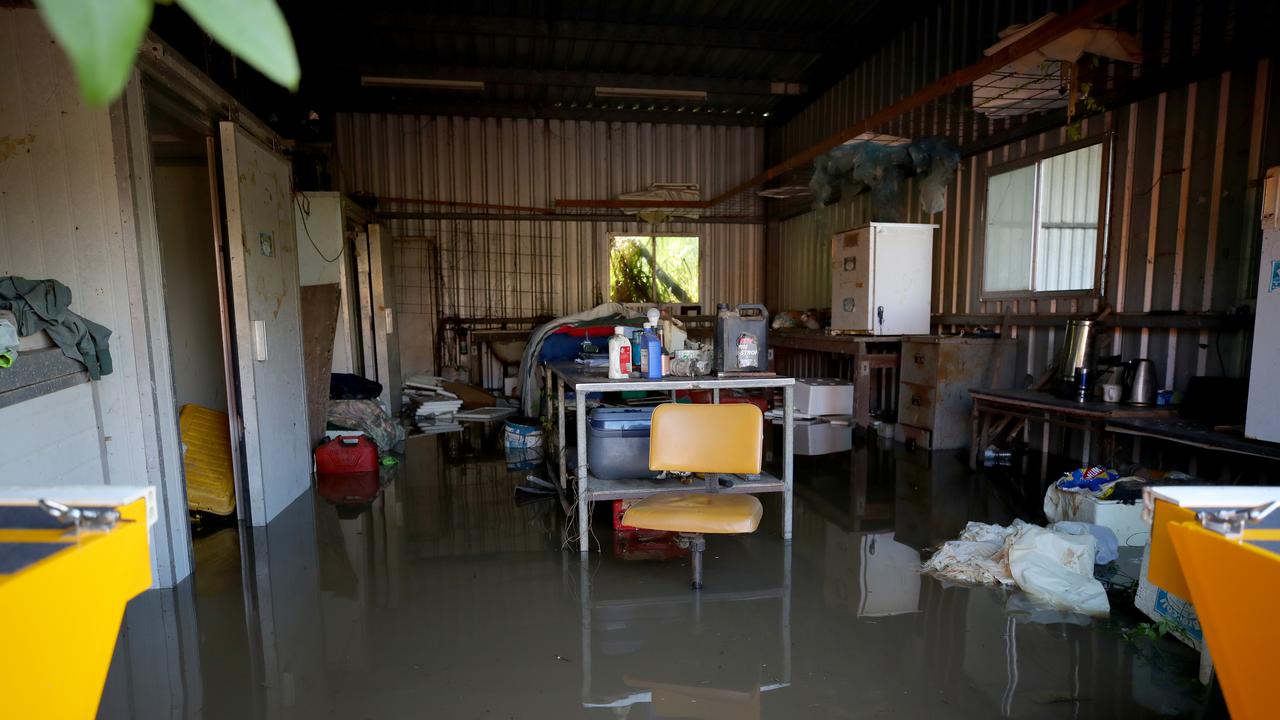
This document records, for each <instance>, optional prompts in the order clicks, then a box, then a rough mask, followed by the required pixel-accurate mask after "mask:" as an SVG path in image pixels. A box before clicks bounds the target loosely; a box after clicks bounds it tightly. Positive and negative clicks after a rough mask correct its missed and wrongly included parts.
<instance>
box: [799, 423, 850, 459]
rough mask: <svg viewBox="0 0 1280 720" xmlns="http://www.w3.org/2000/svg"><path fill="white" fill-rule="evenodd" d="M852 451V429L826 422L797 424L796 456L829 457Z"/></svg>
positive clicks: (848, 426)
mask: <svg viewBox="0 0 1280 720" xmlns="http://www.w3.org/2000/svg"><path fill="white" fill-rule="evenodd" d="M852 449H853V427H852V426H851V425H832V424H831V423H828V422H798V423H796V429H795V452H796V455H829V454H831V453H838V452H848V451H849V450H852Z"/></svg>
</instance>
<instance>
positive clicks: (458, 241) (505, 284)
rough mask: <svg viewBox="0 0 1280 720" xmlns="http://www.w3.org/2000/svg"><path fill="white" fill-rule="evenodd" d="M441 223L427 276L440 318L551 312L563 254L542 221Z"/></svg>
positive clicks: (501, 316)
mask: <svg viewBox="0 0 1280 720" xmlns="http://www.w3.org/2000/svg"><path fill="white" fill-rule="evenodd" d="M515 224H516V223H453V224H448V225H443V226H442V228H441V232H440V234H439V236H438V237H436V238H435V247H436V250H437V253H438V257H439V265H438V271H437V272H436V273H435V275H434V277H432V276H428V277H427V278H426V280H427V283H428V287H429V288H430V289H431V290H433V291H438V296H439V297H440V301H441V304H440V308H439V311H440V314H441V315H442V316H443V317H461V318H511V317H530V316H534V315H551V314H553V311H554V310H555V298H554V296H555V291H554V288H555V287H556V285H557V281H558V279H559V277H560V274H561V257H560V256H559V254H558V252H557V248H555V247H554V243H552V242H551V237H550V233H549V232H548V229H547V228H546V227H545V224H542V223H537V224H535V223H521V225H525V226H526V227H525V228H522V229H521V230H519V231H517V230H514V229H512V230H508V229H505V228H501V227H491V226H506V225H515Z"/></svg>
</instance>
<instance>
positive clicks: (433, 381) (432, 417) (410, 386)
mask: <svg viewBox="0 0 1280 720" xmlns="http://www.w3.org/2000/svg"><path fill="white" fill-rule="evenodd" d="M440 382H441V380H440V378H438V377H435V376H431V375H414V376H413V377H411V378H409V379H408V380H407V381H405V383H404V394H405V397H407V398H409V402H411V403H413V423H414V425H416V426H417V428H418V430H419V431H421V432H422V433H424V434H427V435H434V434H437V433H445V432H458V431H461V430H462V426H461V425H459V424H458V422H457V420H456V418H455V417H454V416H455V415H456V414H457V413H458V411H459V410H461V409H462V401H461V400H459V399H458V396H457V395H454V394H453V393H451V392H449V391H448V390H445V389H444V388H443V387H442V386H441V385H440Z"/></svg>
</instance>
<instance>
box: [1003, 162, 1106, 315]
mask: <svg viewBox="0 0 1280 720" xmlns="http://www.w3.org/2000/svg"><path fill="white" fill-rule="evenodd" d="M1102 191H1103V147H1102V145H1101V144H1100V143H1098V144H1093V145H1088V146H1085V147H1082V148H1079V149H1077V150H1072V151H1070V152H1065V153H1061V154H1058V155H1052V156H1049V157H1047V158H1044V159H1042V160H1037V161H1036V162H1034V163H1031V164H1029V165H1024V166H1022V167H1018V168H1014V169H1011V170H1006V171H1003V172H997V173H993V174H991V175H990V176H989V177H988V178H987V214H986V235H985V238H986V239H985V243H986V245H985V249H984V254H983V279H982V289H983V292H984V293H986V294H996V295H999V294H1028V293H1039V292H1088V291H1092V290H1095V289H1097V282H1098V264H1099V261H1100V252H1099V243H1100V242H1101V239H1102V232H1101V229H1102V226H1101V222H1102V212H1101V207H1102V202H1103V194H1102Z"/></svg>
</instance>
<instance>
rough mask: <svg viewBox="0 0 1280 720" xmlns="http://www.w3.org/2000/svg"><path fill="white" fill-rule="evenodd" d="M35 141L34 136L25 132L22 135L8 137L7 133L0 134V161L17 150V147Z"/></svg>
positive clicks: (6, 158)
mask: <svg viewBox="0 0 1280 720" xmlns="http://www.w3.org/2000/svg"><path fill="white" fill-rule="evenodd" d="M35 141H36V136H35V135H33V134H32V133H27V134H26V135H25V136H24V137H10V136H8V135H4V136H0V162H4V161H5V160H8V159H9V158H10V157H12V156H13V155H14V154H16V153H17V152H18V149H19V148H21V147H22V146H24V145H30V144H31V143H34V142H35Z"/></svg>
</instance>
